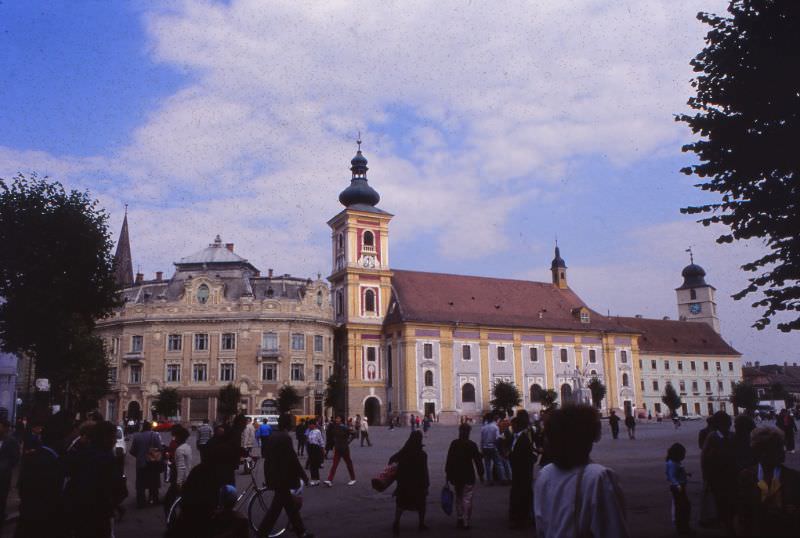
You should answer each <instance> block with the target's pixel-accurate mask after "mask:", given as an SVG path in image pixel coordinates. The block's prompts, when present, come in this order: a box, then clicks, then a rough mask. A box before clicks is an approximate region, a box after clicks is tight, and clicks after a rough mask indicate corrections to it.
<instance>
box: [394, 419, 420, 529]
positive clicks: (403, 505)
mask: <svg viewBox="0 0 800 538" xmlns="http://www.w3.org/2000/svg"><path fill="white" fill-rule="evenodd" d="M422 446H423V445H422V432H421V431H419V430H415V431H413V432H411V435H409V436H408V441H406V444H405V445H403V448H401V449H400V451H399V452H398V453H396V454H395V455H393V456H392V457H391V458H389V464H392V463H397V478H396V480H397V489H395V491H394V495H395V503H396V504H395V512H394V523H393V524H392V532H393V533H394V534H395V535H397V534H399V533H400V516H401V515H403V512H404V511H406V510H410V511H412V512H417V514H418V515H419V530H421V531H423V530H427V529H428V527H427V526H426V525H425V499H426V497H427V496H428V488H429V487H430V479H429V477H428V455H427V454H426V453H425V451H424V450H422Z"/></svg>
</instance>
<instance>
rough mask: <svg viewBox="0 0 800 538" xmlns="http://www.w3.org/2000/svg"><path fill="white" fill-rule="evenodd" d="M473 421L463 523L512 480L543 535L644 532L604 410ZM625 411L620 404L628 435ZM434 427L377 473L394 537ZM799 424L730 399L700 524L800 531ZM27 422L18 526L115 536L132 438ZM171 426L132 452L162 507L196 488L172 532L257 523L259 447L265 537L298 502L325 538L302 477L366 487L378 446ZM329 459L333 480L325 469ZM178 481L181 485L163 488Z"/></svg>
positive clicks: (312, 434) (736, 532)
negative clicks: (795, 461) (487, 495)
mask: <svg viewBox="0 0 800 538" xmlns="http://www.w3.org/2000/svg"><path fill="white" fill-rule="evenodd" d="M628 418H630V417H626V420H625V425H626V427H627V428H628V431H629V437H630V438H631V439H633V438H635V421H633V425H629V424H628V422H629V421H628V420H627V419H628ZM417 419H419V422H418V421H417ZM615 419H616V420H615ZM471 422H472V421H471V420H462V421H461V424H460V425H459V427H458V435H457V438H456V439H454V440H453V441H452V442H451V443H450V446H449V448H448V451H447V457H446V462H445V468H444V471H445V480H446V483H447V484H448V487H450V486H452V490H453V499H452V505H453V508H454V509H455V510H454V511H455V515H456V527H457V528H458V529H469V528H471V526H472V514H473V505H474V499H475V495H476V485H477V483H478V482H480V483H482V484H483V483H486V484H487V485H489V486H495V487H502V486H510V487H509V492H508V524H509V527H510V528H523V529H525V528H533V529H535V531H534V532H535V535H536V536H538V537H542V538H550V537H558V536H572V535H575V536H619V537H626V536H629V535H630V533H629V531H628V528H627V522H626V518H625V501H624V497H623V494H622V491H621V489H620V487H619V481H618V478H617V475H616V474H615V473H614V471H612V470H611V469H609V468H607V467H605V466H603V465H599V464H597V463H593V462H592V461H591V459H590V455H591V451H592V447H593V445H594V443H595V442H596V441H598V440H599V439H600V435H601V421H600V416H599V413H598V412H597V410H595V409H594V408H592V407H590V406H583V405H569V406H564V407H563V408H559V409H551V410H547V411H545V412H543V414H542V416H539V415H537V414H534V415H532V416H531V415H529V413H528V412H527V411H525V410H518V411H517V412H516V414H515V415H514V416H513V417H512V418H509V417H507V416H506V415H505V414H504V413H488V414H486V415H485V416H484V417H483V424H482V425H481V427H480V442H479V443H476V442H474V441H472V439H471V435H472V425H471ZM620 422H623V421H622V420H621V419H619V417H617V416H616V413H615V412H612V413H611V417H610V419H609V424H610V428H611V432H612V437H613V438H614V439H616V438H617V437H618V434H619V423H620ZM432 423H433V420H432V419H431V417H414V418H413V419H411V418H410V419H409V421H408V425H409V426H410V429H411V431H410V434H409V436H408V438H407V440H406V441H405V442H404V444H403V446H402V448H401V449H400V450H399V451H397V452H396V453H394V454H393V455H392V456H391V457H390V458H389V460H388V462H387V469H386V470H384V473H382V475H380V479H373V485H374V486H375V483H376V481H377V482H379V483H381V484H382V487H381V488H380V489H379V490H380V491H383V490H384V489H385V488H386V487H388V485H389V484H391V483H392V482H395V483H396V489H395V491H394V493H393V495H394V498H395V513H394V519H393V522H392V527H391V529H392V532H393V533H394V534H399V533H400V528H401V527H400V525H401V520H402V515H403V514H404V513H405V512H409V511H410V512H415V513H416V515H417V526H418V529H419V530H420V531H424V530H426V529H427V525H426V515H427V514H426V506H427V505H428V503H427V498H428V496H429V493H430V486H431V480H430V475H429V469H428V456H427V453H426V451H425V448H424V447H425V445H424V440H425V434H426V433H427V431H428V430H429V429H430V427H431V424H432ZM395 426H396V424H395ZM732 427H733V431H732ZM796 430H797V427H796V424H795V420H794V418H793V417H792V415H791V414H789V413H781V414H780V415H778V416H777V417H776V425H775V427H772V426H763V425H757V424H756V422H755V421H754V420H753V419H752V418H750V417H749V416H747V415H740V416H738V417H736V419H735V421H734V422H732V420H731V417H730V416H729V415H727V414H726V413H725V412H722V411H720V412H717V413H716V414H714V415H713V416H712V417H709V419H708V422H707V426H706V427H705V428H703V429H702V430H701V431H700V432H699V435H698V449H699V451H700V460H701V473H702V483H703V486H702V492H701V493H702V501H701V506H700V514H699V518H698V520H699V525H701V526H715V527H718V528H720V529H721V530H722V532H723V533H724V534H725V535H728V536H789V535H794V534H795V532H796V529H797V528H800V472H798V471H796V470H794V469H791V468H788V467H786V466H785V465H784V464H783V463H784V455H785V453H786V452H792V451H794V449H795V445H794V436H795V432H796ZM24 431H25V434H24V436H23V437H20V436H19V435H17V436H14V435H11V427H10V424H8V423H7V422H5V421H2V420H0V502H2V504H0V510H3V514H0V515H3V516H4V515H5V514H4V510H5V505H6V503H5V500H6V498H7V496H8V492H9V490H10V488H11V487H12V484H11V482H12V478H11V474H12V469H13V468H14V467H15V466H16V465H17V464H19V465H20V471H19V474H18V480H17V483H16V484H15V485H16V487H17V488H18V490H19V497H20V505H19V518H18V520H17V525H16V531H15V536H16V537H19V538H25V537H38V536H53V537H65V538H73V537H74V538H83V537H110V536H113V526H114V524H115V522H117V521H120V520H122V518H123V517H124V516H125V510H124V508H123V501H124V500H125V499H126V498H127V496H128V485H127V477H126V475H125V471H124V469H125V458H126V456H125V451H124V449H121V448H120V447H118V446H116V439H117V427H116V426H115V425H114V424H112V423H110V422H108V421H105V420H103V418H102V417H101V416H100V415H98V414H96V413H94V414H90V415H89V416H88V418H87V419H86V420H85V421H83V422H80V423H78V422H75V421H73V420H69V419H68V418H67V417H65V416H64V415H63V414H62V413H57V414H55V415H53V416H51V417H48V418H47V419H46V420H45V421H41V422H37V423H32V424H30V425H29V427H28V428H26V429H25V430H24ZM170 434H171V436H170V437H171V440H170V442H169V443H166V444H163V443H162V438H161V436H160V435H159V434H158V433H157V432H155V431H153V430H152V428H151V424H150V423H149V422H144V423H142V425H141V429H140V431H138V432H135V433H133V435H132V437H131V439H130V447H129V449H128V451H127V454H128V456H130V457H131V458H132V462H133V461H135V464H134V467H135V484H134V490H135V493H136V505H137V507H138V508H140V509H146V508H147V507H149V506H154V505H160V506H162V507H163V509H164V512H165V515H166V514H167V513H168V512H169V510H170V508H171V507H172V506H173V503H174V501H175V499H177V498H178V497H180V498H181V503H180V512H179V513H178V517H177V518H176V519H175V520H174V521H173V522H172V523H171V524H170V526H169V527H168V528H167V530H166V536H168V537H178V538H182V537H192V538H195V537H198V538H206V537H207V538H216V537H222V536H225V537H232V538H245V537H247V536H249V532H250V531H249V521H248V520H247V518H246V516H245V515H244V514H242V513H240V512H239V511H237V510H235V509H234V504H235V501H236V499H237V496H238V493H237V490H236V481H235V478H236V477H235V475H236V471H237V470H238V469H240V468H241V469H242V470H243V472H244V473H249V472H252V470H253V468H254V466H251V467H248V465H247V464H248V462H252V461H257V460H258V459H259V458H263V462H264V465H263V472H264V477H263V479H264V480H263V484H265V485H266V486H267V487H268V488H269V489H270V490H272V492H273V493H272V494H271V495H270V496H269V499H270V505H269V507H268V509H267V512H266V514H265V516H264V518H263V521H261V522H260V527H259V535H260V536H267V535H269V534H270V532H271V531H272V530H273V526H274V525H275V523H276V521H277V520H278V517H279V515H280V513H281V512H285V513H286V515H287V516H288V518H289V521H290V524H291V529H292V531H293V532H294V533H296V534H297V535H298V536H300V537H304V538H310V537H311V536H313V535H312V534H311V533H310V532H308V531H307V530H306V528H305V526H304V523H303V520H302V517H301V515H300V503H299V502H298V497H297V491H299V490H298V488H301V485H302V484H305V485H307V486H309V487H314V486H319V485H325V486H328V487H333V486H334V479H335V476H336V472H337V470H338V467H339V464H340V463H341V462H344V465H345V466H346V468H347V472H348V478H349V480H348V481H347V485H349V486H352V485H355V484H356V473H355V468H354V464H353V459H352V457H351V444H352V443H353V442H354V441H356V440H357V441H359V443H360V446H361V447H365V448H367V449H368V448H369V447H371V446H372V442H371V440H370V437H369V421H368V420H367V419H366V418H365V417H361V416H356V417H354V418H350V419H345V418H344V417H341V416H336V417H333V418H332V419H331V420H330V421H328V422H322V421H321V420H315V419H312V420H301V421H299V422H297V423H295V420H294V418H293V417H291V416H290V415H281V416H280V418H279V420H278V424H277V425H276V426H273V425H270V424H269V423H268V422H267V421H266V420H264V421H263V422H262V423H261V424H254V423H252V421H251V420H250V419H249V418H248V417H245V416H244V415H237V416H235V417H231V419H230V420H228V421H225V422H222V423H220V424H215V425H211V424H209V421H207V420H205V421H203V423H202V424H201V425H200V426H198V428H197V440H196V444H195V445H194V446H192V445H190V443H189V439H190V437H191V435H190V432H189V430H187V429H186V428H185V427H183V426H181V425H178V424H176V425H174V426H173V427H172V428H171V430H170ZM291 434H293V437H294V441H293V440H292V435H291ZM295 443H296V445H295ZM331 452H332V456H331ZM686 455H687V448H686V447H685V446H683V445H681V444H680V443H674V444H672V445H671V446H670V447H668V449H667V450H666V462H665V474H666V479H667V483H668V487H669V492H670V496H671V499H672V515H673V522H674V525H675V530H676V532H677V533H678V534H679V535H692V534H694V531H693V529H692V524H691V521H692V518H691V512H692V506H691V502H690V496H689V492H688V491H687V487H688V485H689V476H690V475H689V473H687V471H686V469H685V468H684V463H683V462H684V460H685V458H686ZM301 457H304V459H305V461H304V462H301ZM327 459H330V469H329V471H328V475H327V480H324V481H320V470H321V468H322V467H323V465H324V463H325V460H327ZM537 464H538V467H539V471H538V472H536V473H535V472H534V470H535V467H536V466H537ZM534 475H536V479H535V480H534ZM162 480H164V481H165V482H166V484H167V488H166V492H165V494H164V496H163V498H160V497H159V494H160V492H161V490H162ZM375 487H376V488H377V486H375ZM443 499H444V497H443ZM443 502H444V501H443ZM4 520H5V517H3V518H2V519H0V522H2V521H4ZM0 524H1V523H0Z"/></svg>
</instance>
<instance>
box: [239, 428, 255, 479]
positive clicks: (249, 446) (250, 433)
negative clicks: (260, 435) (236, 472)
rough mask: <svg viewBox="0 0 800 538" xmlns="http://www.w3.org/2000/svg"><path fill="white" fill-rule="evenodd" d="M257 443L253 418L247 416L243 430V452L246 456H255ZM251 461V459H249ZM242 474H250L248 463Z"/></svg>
mask: <svg viewBox="0 0 800 538" xmlns="http://www.w3.org/2000/svg"><path fill="white" fill-rule="evenodd" d="M255 444H256V429H255V428H254V427H253V419H251V418H250V417H247V423H246V424H245V425H244V429H243V430H242V453H243V455H244V457H245V458H252V457H253V447H254V446H255ZM248 461H250V460H248ZM242 474H249V473H248V471H247V465H245V466H244V469H243V470H242Z"/></svg>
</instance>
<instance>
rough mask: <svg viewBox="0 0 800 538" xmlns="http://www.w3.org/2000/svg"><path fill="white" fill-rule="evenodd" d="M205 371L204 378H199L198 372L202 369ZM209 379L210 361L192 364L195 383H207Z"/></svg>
mask: <svg viewBox="0 0 800 538" xmlns="http://www.w3.org/2000/svg"><path fill="white" fill-rule="evenodd" d="M201 367H202V371H203V372H204V375H203V379H198V377H199V376H198V375H197V372H199V371H201ZM207 381H208V363H205V362H196V363H194V364H192V382H193V383H206V382H207Z"/></svg>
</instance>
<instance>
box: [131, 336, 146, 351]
mask: <svg viewBox="0 0 800 538" xmlns="http://www.w3.org/2000/svg"><path fill="white" fill-rule="evenodd" d="M137 342H138V345H137ZM142 351H144V336H143V335H141V334H133V335H131V353H141V352H142Z"/></svg>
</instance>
